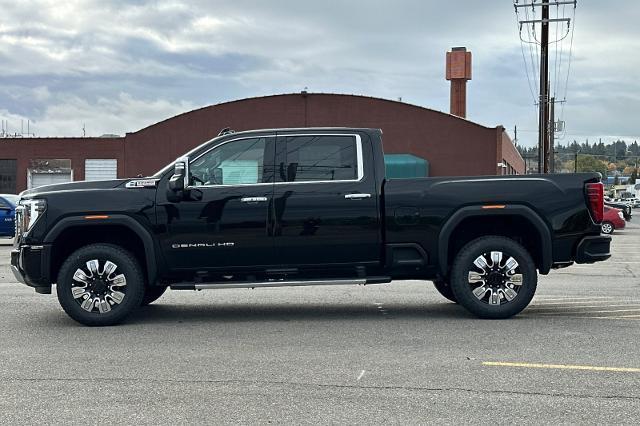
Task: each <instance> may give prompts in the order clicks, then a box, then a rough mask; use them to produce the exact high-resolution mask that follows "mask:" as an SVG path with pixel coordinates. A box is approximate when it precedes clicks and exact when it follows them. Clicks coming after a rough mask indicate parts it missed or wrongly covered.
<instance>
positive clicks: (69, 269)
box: [56, 244, 144, 326]
mask: <svg viewBox="0 0 640 426" xmlns="http://www.w3.org/2000/svg"><path fill="white" fill-rule="evenodd" d="M56 287H57V288H56V290H57V293H58V301H59V302H60V305H61V306H62V309H64V311H65V312H66V313H67V314H68V315H69V316H70V317H71V318H73V319H74V320H76V321H78V322H79V323H81V324H84V325H89V326H103V325H114V324H117V323H119V322H121V321H122V320H124V318H125V317H126V316H127V315H129V314H130V313H131V312H133V311H134V310H135V309H137V308H138V307H139V306H140V304H141V303H142V298H143V296H144V280H143V277H142V271H141V269H140V265H139V264H138V262H137V260H136V258H135V257H134V256H133V255H132V254H131V253H129V252H128V251H126V250H124V249H122V248H120V247H118V246H115V245H111V244H91V245H88V246H85V247H82V248H80V249H78V250H76V251H75V252H73V253H72V254H71V255H70V256H69V257H68V258H67V260H65V262H64V263H63V264H62V267H61V268H60V272H59V273H58V282H57V285H56Z"/></svg>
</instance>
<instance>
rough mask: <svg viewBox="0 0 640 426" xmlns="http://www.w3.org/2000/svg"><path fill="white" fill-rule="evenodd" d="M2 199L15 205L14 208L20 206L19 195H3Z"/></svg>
mask: <svg viewBox="0 0 640 426" xmlns="http://www.w3.org/2000/svg"><path fill="white" fill-rule="evenodd" d="M2 198H4V199H5V200H7V201H8V202H10V203H11V204H13V206H14V207H15V206H16V205H17V204H18V201H20V196H19V195H13V194H2Z"/></svg>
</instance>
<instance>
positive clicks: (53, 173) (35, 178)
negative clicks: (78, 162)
mask: <svg viewBox="0 0 640 426" xmlns="http://www.w3.org/2000/svg"><path fill="white" fill-rule="evenodd" d="M72 180H73V170H72V169H71V160H69V159H55V160H29V168H28V169H27V188H37V187H39V186H43V185H52V184H56V183H65V182H71V181H72Z"/></svg>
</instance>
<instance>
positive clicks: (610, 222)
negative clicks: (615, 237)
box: [602, 206, 626, 234]
mask: <svg viewBox="0 0 640 426" xmlns="http://www.w3.org/2000/svg"><path fill="white" fill-rule="evenodd" d="M625 225H626V222H625V220H624V215H623V214H622V210H620V209H615V208H613V207H607V206H604V218H603V219H602V232H603V233H605V234H613V231H614V230H615V229H623V228H624V227H625Z"/></svg>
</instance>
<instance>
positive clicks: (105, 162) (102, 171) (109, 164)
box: [84, 158, 118, 180]
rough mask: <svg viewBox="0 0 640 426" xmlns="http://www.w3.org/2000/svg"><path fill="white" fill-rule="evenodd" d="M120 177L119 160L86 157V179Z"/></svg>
mask: <svg viewBox="0 0 640 426" xmlns="http://www.w3.org/2000/svg"><path fill="white" fill-rule="evenodd" d="M117 178H118V160H116V159H96V158H92V159H86V160H85V161H84V180H111V179H117Z"/></svg>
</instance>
